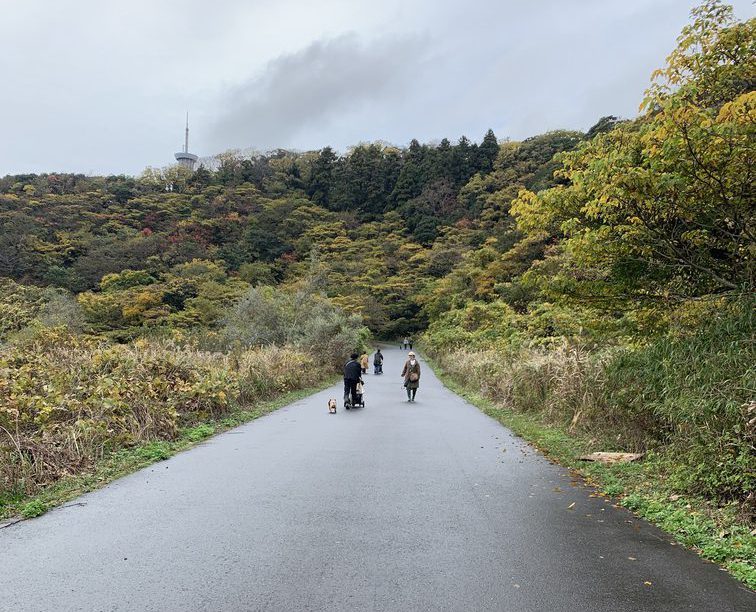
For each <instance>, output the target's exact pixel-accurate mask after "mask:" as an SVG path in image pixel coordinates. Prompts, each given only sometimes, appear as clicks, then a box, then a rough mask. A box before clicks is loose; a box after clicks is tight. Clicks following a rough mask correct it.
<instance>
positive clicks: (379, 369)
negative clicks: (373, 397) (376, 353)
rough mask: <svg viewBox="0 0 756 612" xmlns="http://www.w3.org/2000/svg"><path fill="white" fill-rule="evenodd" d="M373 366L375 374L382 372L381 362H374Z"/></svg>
mask: <svg viewBox="0 0 756 612" xmlns="http://www.w3.org/2000/svg"><path fill="white" fill-rule="evenodd" d="M373 368H374V373H375V374H383V363H374V364H373Z"/></svg>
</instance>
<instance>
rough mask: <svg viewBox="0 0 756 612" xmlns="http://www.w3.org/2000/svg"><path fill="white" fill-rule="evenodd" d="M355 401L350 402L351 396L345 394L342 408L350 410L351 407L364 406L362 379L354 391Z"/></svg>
mask: <svg viewBox="0 0 756 612" xmlns="http://www.w3.org/2000/svg"><path fill="white" fill-rule="evenodd" d="M355 396H356V398H357V401H356V402H355V403H352V398H351V396H350V395H347V396H346V397H345V398H344V408H346V409H347V410H350V409H352V408H364V407H365V395H364V383H363V382H362V381H360V382H358V383H357V390H356V393H355Z"/></svg>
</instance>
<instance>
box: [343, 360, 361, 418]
mask: <svg viewBox="0 0 756 612" xmlns="http://www.w3.org/2000/svg"><path fill="white" fill-rule="evenodd" d="M357 357H358V355H357V353H352V354H351V355H350V356H349V361H347V363H346V365H345V366H344V407H345V408H346V409H347V410H349V408H350V407H351V406H354V405H355V404H356V403H357V383H359V382H360V381H361V380H362V373H361V368H360V363H359V362H358V361H357Z"/></svg>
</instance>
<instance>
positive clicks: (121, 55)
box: [0, 0, 754, 176]
mask: <svg viewBox="0 0 756 612" xmlns="http://www.w3.org/2000/svg"><path fill="white" fill-rule="evenodd" d="M695 4H697V2H696V0H309V1H307V0H214V1H213V2H209V1H207V0H202V1H200V0H181V1H178V0H123V1H121V2H115V1H110V0H0V79H1V80H0V83H2V87H0V176H2V175H4V174H8V173H19V172H46V171H76V172H85V173H88V174H100V173H115V174H120V173H127V174H138V173H140V172H141V171H142V170H143V169H144V168H145V167H146V166H157V167H161V166H165V165H168V164H171V163H172V162H173V153H174V152H175V151H178V150H179V149H180V148H181V146H182V143H183V130H184V113H185V112H186V111H187V110H188V111H189V113H190V128H191V132H190V150H191V151H192V152H194V153H196V154H198V155H201V156H206V155H212V154H215V153H219V152H221V151H224V150H227V149H230V148H243V149H246V148H254V149H258V150H268V149H272V148H277V147H285V148H296V149H316V148H321V147H323V146H326V145H331V146H334V147H335V148H337V149H339V150H344V149H346V147H348V146H349V145H352V144H356V143H358V142H364V141H372V140H384V141H388V142H392V143H395V144H398V145H406V144H407V143H408V142H409V140H410V139H411V138H418V139H419V140H421V141H433V140H440V139H441V138H443V137H449V138H450V139H453V140H456V139H457V138H459V136H460V135H462V134H465V135H467V136H468V137H469V138H471V139H472V140H476V141H479V140H480V138H481V137H482V135H483V133H484V132H485V130H486V129H487V128H489V127H491V128H493V129H494V131H495V132H496V135H497V136H498V137H499V138H505V137H509V138H513V139H520V138H524V137H527V136H530V135H534V134H538V133H541V132H544V131H547V130H550V129H555V128H575V129H582V130H585V129H587V128H588V127H590V126H591V125H592V124H593V123H595V121H596V120H597V119H598V118H599V117H601V116H603V115H609V114H614V115H620V116H624V117H632V116H634V115H635V113H636V111H637V107H638V104H639V101H640V99H641V96H642V93H643V90H644V89H645V87H646V85H647V84H648V80H649V75H650V73H651V72H652V71H653V70H654V69H655V68H657V67H659V66H661V65H662V64H663V62H664V58H665V57H666V55H667V54H668V53H669V51H670V50H671V49H672V48H673V47H674V44H675V38H676V36H677V35H678V34H679V32H680V29H681V28H682V27H683V26H684V25H685V23H687V22H688V15H689V11H690V9H691V8H692V7H693V6H694V5H695ZM733 4H734V5H735V9H736V14H737V16H738V17H739V18H741V19H743V18H748V17H752V16H753V15H754V7H753V4H752V3H751V0H735V1H734V3H733Z"/></svg>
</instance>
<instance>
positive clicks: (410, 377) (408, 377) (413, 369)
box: [402, 351, 420, 402]
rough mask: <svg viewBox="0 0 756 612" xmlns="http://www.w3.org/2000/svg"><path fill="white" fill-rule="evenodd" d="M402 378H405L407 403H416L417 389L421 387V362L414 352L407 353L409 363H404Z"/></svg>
mask: <svg viewBox="0 0 756 612" xmlns="http://www.w3.org/2000/svg"><path fill="white" fill-rule="evenodd" d="M402 376H403V377H404V388H405V389H407V401H408V402H414V401H415V394H416V393H417V388H418V387H419V386H420V362H419V361H418V360H417V357H416V356H415V353H413V352H412V351H410V352H409V353H407V361H405V362H404V369H403V370H402Z"/></svg>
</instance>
